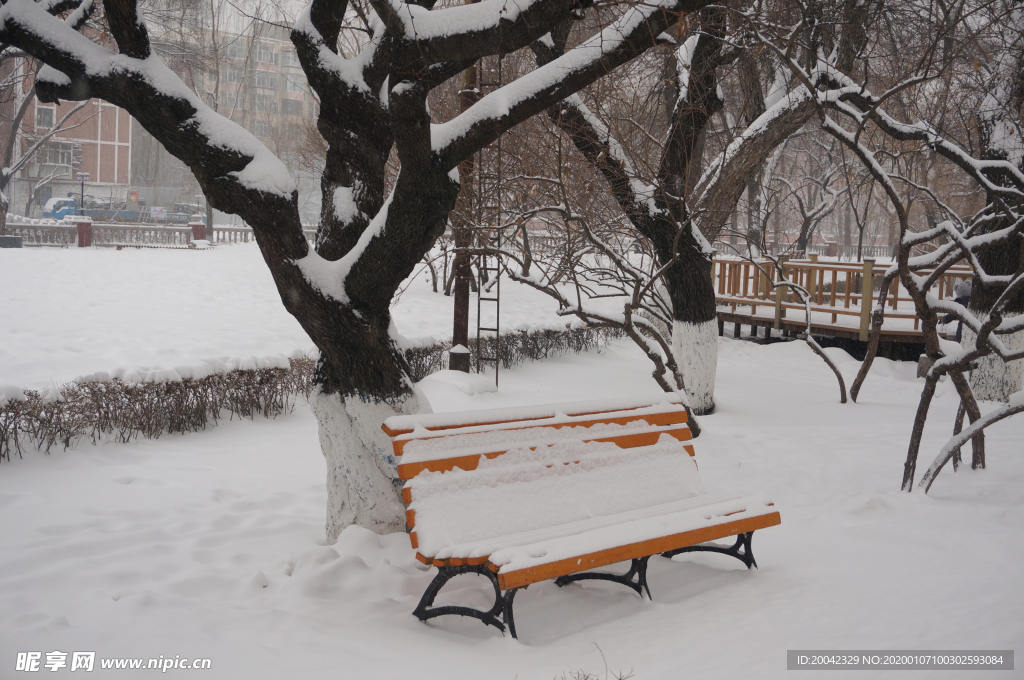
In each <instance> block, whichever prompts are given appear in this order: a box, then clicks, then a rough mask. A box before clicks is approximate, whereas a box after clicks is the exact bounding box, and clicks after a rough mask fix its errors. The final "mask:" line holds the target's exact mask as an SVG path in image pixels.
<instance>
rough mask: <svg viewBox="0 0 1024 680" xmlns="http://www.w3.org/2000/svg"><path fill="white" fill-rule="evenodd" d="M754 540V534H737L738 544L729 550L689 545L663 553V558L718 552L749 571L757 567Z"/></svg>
mask: <svg viewBox="0 0 1024 680" xmlns="http://www.w3.org/2000/svg"><path fill="white" fill-rule="evenodd" d="M753 539H754V532H753V531H748V532H747V533H745V534H737V536H736V542H735V543H734V544H732V545H731V546H729V547H728V548H723V547H721V546H718V545H711V544H709V543H701V544H698V545H688V546H686V547H685V548H679V549H677V550H670V551H668V552H663V553H661V556H662V557H668V558H669V559H671V558H673V557H675V556H676V555H680V554H682V553H687V552H716V553H721V554H723V555H729V556H730V557H735V558H736V559H738V560H739V561H740V562H742V563H743V564H745V565H747V569H750V568H751V567H755V568H756V567H757V561H756V560H755V559H754V552H753V550H752V549H751V547H750V544H751V542H752V541H753Z"/></svg>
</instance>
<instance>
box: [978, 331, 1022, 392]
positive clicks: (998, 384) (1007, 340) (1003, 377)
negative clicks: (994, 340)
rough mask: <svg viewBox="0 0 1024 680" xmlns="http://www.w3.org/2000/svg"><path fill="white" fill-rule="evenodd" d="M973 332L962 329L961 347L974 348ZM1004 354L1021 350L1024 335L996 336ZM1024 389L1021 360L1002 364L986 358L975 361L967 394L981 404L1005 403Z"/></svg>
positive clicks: (991, 356) (992, 358)
mask: <svg viewBox="0 0 1024 680" xmlns="http://www.w3.org/2000/svg"><path fill="white" fill-rule="evenodd" d="M975 337H976V336H975V335H974V331H972V330H969V329H967V328H964V331H963V343H964V346H965V347H966V346H971V347H973V346H974V339H975ZM1000 339H1001V340H1002V342H1003V344H1004V345H1005V346H1006V348H1007V349H1008V350H1011V351H1014V350H1019V349H1021V348H1024V331H1018V332H1016V333H1011V334H1009V335H1003V336H1000ZM1022 389H1024V360H1017V361H1011V362H1010V363H1004V362H1003V361H1002V360H1001V359H999V358H998V357H996V356H993V355H991V354H990V355H989V356H987V357H982V358H981V359H979V360H978V368H976V369H974V371H972V372H971V390H972V391H973V392H974V398H975V399H980V400H985V401H1002V402H1006V401H1008V400H1009V398H1010V395H1011V394H1013V393H1014V392H1020V391H1021V390H1022Z"/></svg>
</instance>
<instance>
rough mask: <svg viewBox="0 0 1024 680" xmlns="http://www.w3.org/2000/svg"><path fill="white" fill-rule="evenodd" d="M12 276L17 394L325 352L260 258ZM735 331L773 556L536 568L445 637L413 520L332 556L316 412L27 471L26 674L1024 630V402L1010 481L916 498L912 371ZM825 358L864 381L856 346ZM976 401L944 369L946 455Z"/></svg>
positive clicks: (743, 437)
mask: <svg viewBox="0 0 1024 680" xmlns="http://www.w3.org/2000/svg"><path fill="white" fill-rule="evenodd" d="M427 290H428V289H427V288H426V287H425V283H424V282H423V281H422V274H421V280H420V281H419V283H417V284H416V286H414V287H412V288H410V290H409V291H407V292H406V293H405V294H404V295H403V296H402V299H401V301H400V302H399V305H398V307H397V310H396V319H397V324H398V327H399V330H400V331H401V332H402V333H403V334H404V335H406V336H407V337H410V338H418V337H422V336H426V335H436V336H438V337H443V336H445V335H447V334H448V332H449V328H450V306H449V305H450V298H444V297H443V296H440V295H437V296H435V295H433V294H432V293H429V292H427ZM0 291H2V293H0V320H2V321H0V384H29V383H32V384H39V383H40V382H42V383H45V382H46V381H49V380H55V379H70V378H73V377H74V376H76V375H79V374H85V373H92V372H95V371H113V370H114V369H116V368H117V367H118V366H122V365H130V366H134V365H148V366H156V365H160V366H163V367H166V368H173V367H174V366H176V365H179V364H182V363H185V362H186V359H187V358H188V357H192V356H197V357H206V356H222V355H231V356H244V355H257V356H267V355H271V354H285V355H287V354H289V353H290V352H291V351H292V350H294V349H296V348H304V347H307V346H308V344H309V343H308V340H306V339H305V337H304V336H303V335H302V332H301V329H299V327H298V325H297V324H296V323H295V322H294V321H293V320H292V319H291V318H290V317H289V316H288V315H287V314H286V313H285V312H284V311H283V309H282V308H281V305H280V302H279V300H278V298H277V294H276V291H275V289H274V287H273V284H272V282H271V280H270V276H269V274H268V273H267V272H266V269H265V265H263V263H262V261H261V260H260V258H259V254H258V252H257V251H256V249H255V248H254V247H251V246H238V247H237V248H236V247H230V248H218V249H216V250H213V251H207V252H201V253H194V252H184V251H159V250H141V251H120V252H116V251H105V250H86V251H70V250H63V251H62V250H30V249H22V250H20V251H14V250H7V251H3V250H0ZM514 291H517V287H515V286H511V285H509V286H506V287H505V290H503V291H502V294H503V300H502V312H503V318H502V321H503V325H505V321H506V319H508V320H509V325H511V323H512V321H513V320H515V322H516V323H537V324H547V323H562V320H560V319H557V318H554V316H553V314H552V307H553V303H551V302H549V301H546V300H544V299H543V298H541V297H540V296H538V297H536V298H530V297H528V296H527V294H525V293H517V292H514ZM506 292H509V296H508V298H506V297H504V296H505V293H506ZM520 295H521V297H517V296H520ZM506 299H508V300H510V302H509V303H506ZM435 301H436V302H435ZM505 314H507V316H504V315H505ZM718 343H719V369H718V376H717V385H716V389H715V400H716V404H717V406H716V410H715V413H714V414H713V415H710V416H706V417H703V418H701V419H700V423H701V426H702V427H703V434H702V436H701V437H700V438H699V439H697V440H696V441H695V447H696V451H697V461H698V463H699V465H700V473H701V477H702V479H703V481H704V483H705V485H706V486H707V490H708V493H711V494H718V493H725V492H730V493H754V492H764V493H766V494H768V495H769V496H770V497H771V498H772V500H774V501H775V503H776V506H777V508H778V509H779V511H780V512H781V514H782V524H781V525H780V526H777V527H771V528H769V529H765V530H763V531H760V532H758V533H757V534H756V535H755V537H754V542H753V547H754V553H755V555H756V557H757V560H758V564H759V565H760V569H759V570H751V571H747V570H746V569H744V568H743V566H742V565H741V564H740V563H739V562H738V561H736V560H733V559H731V558H727V557H723V556H720V555H699V556H680V557H679V558H677V559H676V560H674V561H671V562H670V561H668V560H664V559H660V558H658V559H653V560H652V561H651V566H650V570H649V579H650V582H651V591H652V593H653V595H654V601H653V602H650V601H647V600H641V599H640V598H638V597H637V596H636V594H635V593H633V592H632V591H631V590H629V589H627V588H623V587H621V586H618V585H616V584H611V583H600V582H592V583H587V584H583V585H580V584H575V585H572V586H569V587H566V588H563V589H559V588H557V587H555V586H554V585H553V584H552V583H550V582H546V583H540V584H536V585H534V586H531V587H530V588H529V589H528V590H526V591H525V592H523V593H521V594H520V595H519V596H518V597H517V598H516V622H517V626H518V632H519V634H520V641H519V642H516V641H514V640H512V639H510V638H508V637H502V636H501V635H500V634H499V633H498V632H497V631H496V630H495V629H493V628H489V627H484V626H482V625H481V624H480V623H479V622H478V621H471V620H468V619H466V620H464V619H460V618H455V617H446V618H442V619H437V620H434V621H432V622H431V623H429V624H422V623H420V622H419V621H417V620H416V619H415V618H414V617H413V616H412V615H411V613H410V612H411V611H412V610H413V608H414V607H415V606H416V603H417V601H418V600H419V597H420V595H421V594H422V592H423V590H424V588H425V587H426V585H427V583H429V581H430V579H431V573H429V572H422V571H420V570H419V569H417V567H416V564H417V563H416V562H415V559H414V557H413V554H414V553H413V550H412V549H411V548H410V547H409V542H408V538H407V536H406V535H405V534H402V533H399V534H393V535H389V536H377V535H374V534H372V533H370V532H368V531H366V530H362V529H358V528H350V529H348V530H346V531H345V532H343V533H342V535H341V538H340V539H339V541H338V543H337V544H336V545H332V546H327V545H325V539H324V515H325V506H326V502H327V499H326V489H325V484H324V480H325V477H326V474H327V471H326V465H325V462H324V458H323V455H322V454H321V452H320V447H319V442H318V440H317V426H316V419H315V418H314V416H313V414H312V413H311V412H310V410H309V408H308V407H307V406H305V405H304V404H303V405H300V406H299V407H298V409H297V410H296V412H295V413H294V414H292V415H289V416H286V417H281V418H279V419H277V420H273V421H267V420H258V421H255V422H249V421H244V422H239V421H229V422H224V423H222V424H220V425H219V426H217V427H215V428H211V429H210V430H209V431H207V432H202V433H197V434H189V435H185V436H179V435H174V436H165V437H163V438H161V439H159V440H156V441H139V442H133V443H129V444H116V443H108V444H102V445H99V446H92V445H82V446H81V447H80V448H78V449H77V450H73V451H67V452H64V451H60V450H59V449H58V450H55V451H54V453H52V454H51V455H48V456H47V455H43V454H40V453H37V452H28V453H26V456H25V458H24V459H22V460H18V459H17V458H15V459H14V460H13V461H12V462H10V463H7V462H4V463H2V464H0V517H2V519H3V522H2V523H0V677H5V678H6V677H15V676H17V675H20V673H16V672H15V671H14V667H15V662H16V656H17V653H18V652H25V651H39V652H43V653H44V654H45V653H46V652H51V651H64V652H73V651H95V652H96V653H97V657H98V658H100V659H102V658H111V657H132V658H144V659H148V658H151V657H152V658H157V657H159V656H161V655H163V656H164V657H165V658H167V657H170V658H173V657H175V656H176V655H179V656H181V657H183V658H196V657H208V658H210V659H211V662H212V669H211V671H210V672H207V673H206V675H208V676H209V677H211V678H218V679H222V678H227V679H232V678H244V679H246V680H248V679H250V678H272V679H277V678H285V677H302V678H310V679H317V678H359V679H360V680H362V679H365V678H382V679H385V678H386V679H388V680H390V679H392V678H396V677H431V678H432V677H445V678H467V679H468V678H472V679H474V680H475V679H477V678H480V677H483V676H487V677H498V678H509V679H510V680H511V679H512V678H516V677H518V678H553V677H556V676H557V677H561V676H562V674H563V673H564V674H565V675H566V677H569V675H570V674H571V673H572V672H573V671H576V670H579V669H583V670H585V671H588V672H591V673H594V674H597V675H598V677H604V668H605V665H604V661H603V658H604V659H607V662H608V666H609V668H610V669H611V670H612V671H613V672H614V671H619V672H623V673H625V672H628V671H630V670H632V671H633V672H634V677H635V678H637V679H638V680H648V679H651V678H657V679H661V678H678V677H695V678H698V677H699V678H739V677H747V678H788V677H789V676H790V675H791V673H789V672H787V671H786V670H785V667H786V650H787V649H813V648H845V649H865V648H875V649H900V648H912V649H933V650H938V649H972V648H973V649H1008V648H1014V647H1016V648H1017V649H1021V648H1022V647H1024V645H1022V644H1021V643H1022V642H1024V619H1022V617H1021V616H1020V612H1021V611H1024V587H1022V586H1021V571H1020V565H1021V564H1022V563H1024V541H1022V540H1021V538H1020V537H1021V535H1022V534H1024V457H1022V456H1021V455H1020V453H1021V441H1024V419H1021V418H1019V417H1017V418H1011V419H1009V420H1006V421H1003V422H1001V423H999V424H997V425H994V426H993V427H992V428H991V430H989V433H988V439H987V441H988V464H989V469H988V470H985V471H978V472H972V471H971V470H969V469H962V470H961V471H960V472H958V473H956V474H953V472H952V471H951V470H949V469H947V470H945V471H944V472H943V473H942V474H941V475H940V476H939V479H938V481H937V482H936V484H935V486H934V487H933V490H932V493H931V494H930V495H929V496H922V495H920V494H905V493H901V492H899V491H898V488H899V482H900V479H901V475H902V465H903V460H904V456H905V452H906V445H907V438H908V436H909V433H910V426H911V421H912V418H913V412H914V410H915V407H916V403H917V398H918V396H919V394H920V390H921V385H922V381H920V380H916V379H914V370H915V366H914V365H912V364H896V363H893V362H890V361H887V360H885V359H876V360H875V365H874V368H873V369H872V373H871V376H870V377H869V378H868V380H867V382H866V384H865V386H864V389H863V391H862V393H861V403H859V404H847V405H840V404H839V403H837V400H836V389H835V383H834V382H833V378H832V377H831V375H830V373H829V370H828V369H827V367H825V365H824V364H823V363H822V362H821V361H820V360H819V359H817V358H816V357H814V356H813V355H812V354H811V353H810V351H809V350H808V349H807V347H806V346H805V345H804V344H802V343H778V344H773V345H770V346H759V345H755V344H752V343H749V342H742V341H735V340H730V339H718ZM826 351H828V352H829V353H830V355H831V356H832V358H833V359H834V360H835V361H836V362H837V363H838V364H839V366H840V368H841V369H842V370H843V371H844V374H845V375H846V377H847V379H848V381H849V380H850V379H852V376H853V374H854V371H855V370H856V368H857V364H856V362H854V361H853V360H852V359H850V358H849V357H848V356H847V355H845V354H843V353H842V352H839V351H837V350H826ZM421 386H422V388H423V391H424V392H425V393H426V395H427V397H428V398H429V399H430V403H431V406H432V407H433V409H434V410H435V411H438V412H442V411H457V410H466V409H485V408H502V407H512V406H515V407H522V406H528V405H534V404H544V403H553V402H566V401H580V400H583V399H595V398H628V397H631V396H642V395H649V396H656V395H657V394H658V390H657V387H656V386H655V384H654V382H653V381H652V380H651V378H650V365H649V363H648V362H647V360H646V359H645V358H644V357H643V356H642V355H640V353H639V352H638V351H637V350H636V349H635V348H634V347H633V346H632V345H630V344H629V343H628V342H617V343H614V344H613V345H612V346H611V347H609V348H608V349H607V350H606V351H605V352H604V353H603V354H597V353H590V354H586V355H582V356H567V357H563V358H560V359H555V360H549V361H545V362H539V363H534V364H527V365H524V366H522V367H521V368H519V369H517V370H514V371H503V372H502V376H501V388H500V390H499V391H497V392H484V393H479V392H477V390H469V391H473V392H477V393H474V394H468V393H467V392H468V391H467V390H466V389H464V387H465V385H463V384H461V383H455V384H453V383H452V382H450V381H444V380H434V381H424V382H423V383H422V384H421ZM955 406H956V400H955V394H954V390H953V389H952V386H951V385H950V384H949V382H948V381H946V382H942V383H940V384H939V387H938V393H937V396H936V400H935V402H934V404H933V406H932V411H931V417H932V420H931V421H930V422H931V424H930V426H929V427H928V429H927V430H926V432H925V436H924V443H923V446H922V461H921V464H920V465H919V469H924V468H925V467H926V466H927V465H928V464H929V463H930V462H931V459H932V457H933V456H934V455H935V453H937V452H938V450H939V448H940V447H941V446H942V444H944V443H945V441H946V437H947V436H948V435H949V433H950V432H951V430H952V421H953V417H954V414H955ZM992 407H993V405H992V404H983V408H984V409H985V410H988V409H990V408H992ZM966 455H967V456H968V457H969V452H967V454H966ZM488 588H489V586H488V585H487V584H486V583H485V582H484V581H483V580H482V579H479V578H477V577H472V576H464V577H461V579H460V580H456V581H453V582H452V583H450V584H449V585H448V586H447V588H446V590H445V591H444V592H443V594H442V598H441V600H442V601H443V602H458V603H472V604H475V605H476V606H485V607H486V606H489V602H490V601H489V599H488V598H489V594H488ZM602 655H603V658H602ZM43 660H44V661H45V656H44V657H43ZM1018 663H1019V661H1018ZM98 665H99V661H97V666H98ZM68 672H69V671H68V669H66V668H65V669H63V670H61V671H59V673H68ZM47 673H48V672H47ZM189 673H191V671H173V670H172V671H168V675H169V676H175V675H178V676H184V675H188V674H189ZM131 675H132V674H131V672H120V673H119V672H114V671H109V672H106V673H104V672H102V671H101V670H100V669H99V668H97V670H96V671H95V675H94V676H95V677H99V678H103V677H131ZM193 675H194V673H193ZM862 675H863V677H880V678H881V677H884V678H886V679H888V678H893V679H896V678H900V677H910V678H919V677H922V676H921V675H920V674H919V673H917V674H915V673H903V674H901V673H899V672H886V673H880V674H876V675H871V674H863V673H862ZM26 677H27V676H26ZM54 677H61V676H60V675H57V674H55V675H54ZM949 677H951V678H952V677H956V678H963V677H978V678H990V677H994V676H991V674H989V673H981V672H979V673H974V674H971V673H954V674H950V676H949Z"/></svg>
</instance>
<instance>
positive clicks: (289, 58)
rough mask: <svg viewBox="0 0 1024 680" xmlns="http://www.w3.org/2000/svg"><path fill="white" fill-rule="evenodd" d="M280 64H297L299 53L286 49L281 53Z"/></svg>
mask: <svg viewBox="0 0 1024 680" xmlns="http://www.w3.org/2000/svg"><path fill="white" fill-rule="evenodd" d="M281 65H282V66H299V55H297V54H295V52H293V51H291V50H288V51H286V52H282V53H281Z"/></svg>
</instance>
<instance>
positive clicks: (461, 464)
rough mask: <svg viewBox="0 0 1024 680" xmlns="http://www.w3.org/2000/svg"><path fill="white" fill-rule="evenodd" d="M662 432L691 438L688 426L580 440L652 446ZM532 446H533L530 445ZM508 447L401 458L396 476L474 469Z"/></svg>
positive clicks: (692, 452)
mask: <svg viewBox="0 0 1024 680" xmlns="http://www.w3.org/2000/svg"><path fill="white" fill-rule="evenodd" d="M663 434H668V435H671V436H672V437H675V438H676V439H678V440H679V441H684V442H685V441H689V440H690V439H692V438H693V435H692V434H691V433H690V428H688V427H684V428H678V429H674V430H659V431H657V432H638V433H634V434H620V435H613V436H610V437H595V438H593V439H582V440H581V441H587V442H613V443H615V444H617V445H618V446H619V448H621V449H629V448H633V447H634V446H653V445H654V444H657V443H658V439H659V438H660V437H661V435H663ZM531 448H534V447H531ZM507 451H508V449H506V450H504V451H493V452H489V453H474V454H470V455H468V456H457V457H454V458H438V459H435V460H424V461H419V462H416V463H403V462H402V461H401V460H399V461H398V477H399V478H400V479H405V480H408V479H412V478H413V477H415V476H416V475H418V474H419V473H421V472H423V471H424V470H428V471H430V472H448V471H449V470H451V469H453V468H456V467H458V468H460V469H462V470H467V471H468V470H475V469H476V468H477V466H478V465H479V464H480V456H487V457H488V458H495V457H497V456H500V455H501V454H503V453H506V452H507ZM686 452H687V453H689V454H690V455H691V456H693V455H694V451H693V446H687V447H686Z"/></svg>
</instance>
